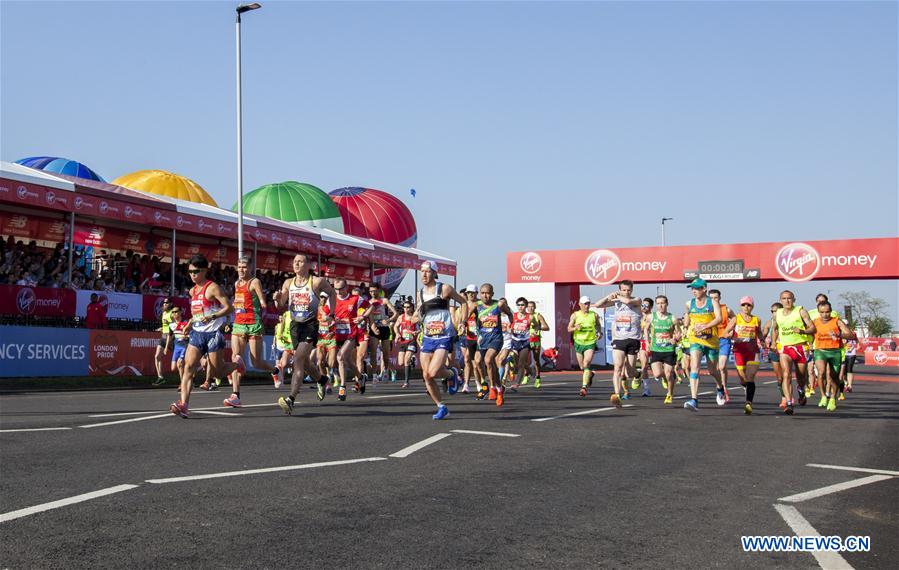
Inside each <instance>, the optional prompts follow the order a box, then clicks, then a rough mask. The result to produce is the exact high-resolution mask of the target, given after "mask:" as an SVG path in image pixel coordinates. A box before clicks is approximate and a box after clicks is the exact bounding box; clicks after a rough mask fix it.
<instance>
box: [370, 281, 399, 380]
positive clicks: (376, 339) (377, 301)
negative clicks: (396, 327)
mask: <svg viewBox="0 0 899 570" xmlns="http://www.w3.org/2000/svg"><path fill="white" fill-rule="evenodd" d="M368 294H369V301H368V303H369V305H370V306H371V312H370V315H371V317H370V319H371V326H370V327H369V330H370V331H371V333H370V337H371V339H372V340H371V342H370V347H369V349H370V350H371V362H372V366H374V363H375V362H377V361H378V348H380V349H381V356H380V373H378V374H377V375H376V376H374V381H375V382H378V381H380V380H389V379H390V328H391V327H392V326H393V323H394V321H396V319H397V317H398V316H399V313H397V312H396V308H394V306H393V303H391V302H390V300H389V299H385V298H384V290H383V289H381V286H380V285H379V284H377V283H374V282H372V284H371V285H369V286H368Z"/></svg>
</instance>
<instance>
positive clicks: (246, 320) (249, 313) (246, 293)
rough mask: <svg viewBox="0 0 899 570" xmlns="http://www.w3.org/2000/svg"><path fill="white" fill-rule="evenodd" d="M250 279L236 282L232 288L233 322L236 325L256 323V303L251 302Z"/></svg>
mask: <svg viewBox="0 0 899 570" xmlns="http://www.w3.org/2000/svg"><path fill="white" fill-rule="evenodd" d="M250 281H252V279H251V280H250ZM250 281H245V282H244V283H243V285H240V284H237V285H235V288H234V322H235V323H236V324H238V325H253V324H256V304H255V303H253V297H254V294H253V292H252V291H250Z"/></svg>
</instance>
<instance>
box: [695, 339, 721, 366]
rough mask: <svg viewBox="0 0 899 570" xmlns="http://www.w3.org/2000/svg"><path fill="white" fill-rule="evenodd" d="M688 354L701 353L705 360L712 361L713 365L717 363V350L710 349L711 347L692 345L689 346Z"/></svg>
mask: <svg viewBox="0 0 899 570" xmlns="http://www.w3.org/2000/svg"><path fill="white" fill-rule="evenodd" d="M690 352H701V353H702V355H703V356H705V357H706V360H709V361H710V362H711V361H714V363H715V364H717V363H718V349H717V348H712V347H711V346H706V345H704V344H697V343H695V342H694V343H693V344H691V345H690Z"/></svg>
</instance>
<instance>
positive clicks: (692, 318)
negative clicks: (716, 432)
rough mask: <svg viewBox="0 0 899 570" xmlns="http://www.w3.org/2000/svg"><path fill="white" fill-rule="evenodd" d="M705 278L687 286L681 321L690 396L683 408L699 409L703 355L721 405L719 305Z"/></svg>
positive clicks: (722, 403) (722, 393)
mask: <svg viewBox="0 0 899 570" xmlns="http://www.w3.org/2000/svg"><path fill="white" fill-rule="evenodd" d="M707 286H708V285H707V283H706V282H705V279H700V278H698V277H697V278H696V279H694V280H693V281H691V282H690V284H689V285H687V287H688V288H690V289H691V290H692V291H693V299H691V300H690V301H689V302H688V303H687V312H686V314H685V315H684V322H685V323H686V325H687V334H688V335H689V338H690V399H689V400H687V401H686V402H684V408H685V409H688V410H691V411H694V412H696V411H698V410H699V368H700V366H701V365H702V357H703V356H705V359H706V367H707V368H708V372H709V374H711V376H712V378H714V379H715V385H716V386H717V388H718V395H717V402H718V405H719V406H723V405H724V403H725V399H724V387H723V386H722V385H721V377H720V376H719V374H718V323H720V322H721V306H720V305H719V304H718V301H716V300H714V299H712V298H711V297H709V296H708V293H707V292H706V287H707Z"/></svg>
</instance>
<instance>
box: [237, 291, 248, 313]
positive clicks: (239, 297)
mask: <svg viewBox="0 0 899 570" xmlns="http://www.w3.org/2000/svg"><path fill="white" fill-rule="evenodd" d="M244 303H245V301H244V296H243V291H237V292H236V293H234V312H235V313H237V314H238V315H239V314H241V313H245V312H246V309H245V308H244V306H245V304H244Z"/></svg>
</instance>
